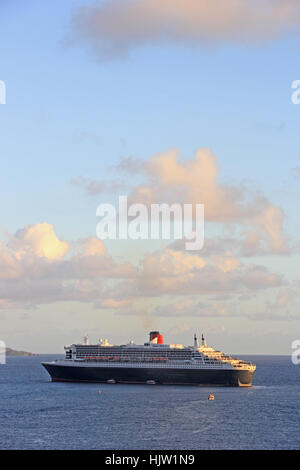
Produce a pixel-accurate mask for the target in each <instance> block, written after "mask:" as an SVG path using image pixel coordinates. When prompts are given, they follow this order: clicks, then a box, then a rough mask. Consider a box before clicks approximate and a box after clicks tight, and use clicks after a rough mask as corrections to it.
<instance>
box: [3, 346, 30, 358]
mask: <svg viewBox="0 0 300 470" xmlns="http://www.w3.org/2000/svg"><path fill="white" fill-rule="evenodd" d="M5 352H6V355H7V356H36V354H33V353H30V352H26V351H15V350H14V349H11V348H6V350H5Z"/></svg>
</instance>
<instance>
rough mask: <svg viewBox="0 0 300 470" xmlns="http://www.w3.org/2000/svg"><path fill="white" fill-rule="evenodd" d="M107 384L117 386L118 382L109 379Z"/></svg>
mask: <svg viewBox="0 0 300 470" xmlns="http://www.w3.org/2000/svg"><path fill="white" fill-rule="evenodd" d="M107 383H108V384H115V383H116V381H115V379H108V381H107Z"/></svg>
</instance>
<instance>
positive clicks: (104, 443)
mask: <svg viewBox="0 0 300 470" xmlns="http://www.w3.org/2000/svg"><path fill="white" fill-rule="evenodd" d="M60 357H62V356H59V355H56V356H35V357H9V358H7V364H6V365H0V448H1V449H113V450H121V449H130V450H132V449H149V450H157V449H165V450H167V449H168V450H169V449H172V450H174V449H182V450H190V449H299V448H300V365H299V366H295V365H293V364H292V362H291V358H290V357H288V356H247V357H246V356H243V357H242V358H243V359H247V360H251V361H252V362H254V363H255V364H257V371H256V373H255V376H254V382H253V387H252V388H226V387H197V386H173V385H167V386H161V385H118V384H115V385H111V384H85V383H82V384H76V383H57V382H56V383H52V382H50V377H49V375H48V374H47V372H46V371H45V370H44V369H43V367H42V366H41V365H40V362H41V361H42V360H53V359H57V358H60ZM99 390H101V391H102V393H101V394H99V393H98V391H99ZM209 393H214V394H215V400H214V401H208V399H207V398H208V395H209Z"/></svg>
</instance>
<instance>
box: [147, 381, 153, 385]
mask: <svg viewBox="0 0 300 470" xmlns="http://www.w3.org/2000/svg"><path fill="white" fill-rule="evenodd" d="M147 384H148V385H155V380H147Z"/></svg>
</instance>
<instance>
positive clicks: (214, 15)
mask: <svg viewBox="0 0 300 470" xmlns="http://www.w3.org/2000/svg"><path fill="white" fill-rule="evenodd" d="M299 25H300V5H299V2H298V0H284V1H282V0H260V1H258V0H210V1H208V0H197V1H195V0H185V1H182V0H164V1H161V0H106V1H104V2H101V3H100V2H99V3H96V4H94V5H92V6H91V5H83V6H82V7H81V8H80V9H79V10H78V11H76V13H75V14H74V15H73V17H72V29H73V32H74V33H75V37H77V38H78V39H80V40H83V41H85V42H86V43H87V44H89V45H90V46H91V47H92V48H93V50H94V52H95V53H96V54H97V56H98V57H101V58H103V57H104V58H105V57H113V56H120V55H126V54H127V53H128V51H129V50H131V49H133V48H135V47H136V46H141V45H145V44H155V43H177V44H192V45H194V44H210V43H213V44H215V43H221V42H231V43H259V42H262V41H268V40H272V39H276V38H278V37H280V36H282V35H284V34H287V33H289V32H292V31H294V30H295V29H296V28H297V27H299Z"/></svg>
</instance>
